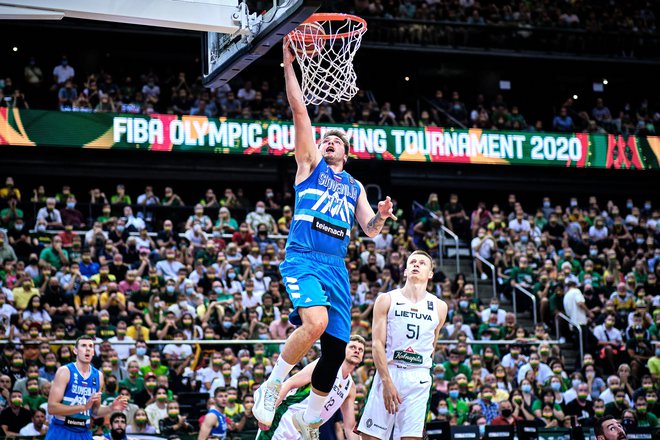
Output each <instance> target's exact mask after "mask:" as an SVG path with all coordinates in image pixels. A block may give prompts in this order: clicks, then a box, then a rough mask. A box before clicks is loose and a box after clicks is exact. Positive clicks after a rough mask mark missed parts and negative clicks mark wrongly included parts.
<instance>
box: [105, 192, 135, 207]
mask: <svg viewBox="0 0 660 440" xmlns="http://www.w3.org/2000/svg"><path fill="white" fill-rule="evenodd" d="M110 203H112V204H113V205H116V204H117V203H126V204H127V205H130V204H131V196H129V195H128V194H124V196H123V197H119V195H117V194H115V195H114V196H112V197H110Z"/></svg>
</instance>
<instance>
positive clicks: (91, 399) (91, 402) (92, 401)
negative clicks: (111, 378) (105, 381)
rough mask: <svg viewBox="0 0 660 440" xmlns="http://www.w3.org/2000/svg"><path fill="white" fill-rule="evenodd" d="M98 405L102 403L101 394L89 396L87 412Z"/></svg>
mask: <svg viewBox="0 0 660 440" xmlns="http://www.w3.org/2000/svg"><path fill="white" fill-rule="evenodd" d="M96 403H101V393H96V394H92V395H91V396H89V399H87V403H86V404H85V411H87V410H88V409H90V408H92V407H93V406H94V405H96Z"/></svg>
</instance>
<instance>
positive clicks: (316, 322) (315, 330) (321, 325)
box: [301, 307, 328, 340]
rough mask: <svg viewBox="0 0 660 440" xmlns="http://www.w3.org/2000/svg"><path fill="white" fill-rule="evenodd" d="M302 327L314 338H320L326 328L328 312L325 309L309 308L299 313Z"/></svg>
mask: <svg viewBox="0 0 660 440" xmlns="http://www.w3.org/2000/svg"><path fill="white" fill-rule="evenodd" d="M301 318H302V326H303V328H305V329H306V331H307V332H309V333H310V335H311V336H312V337H313V338H314V340H316V339H318V338H320V337H321V335H322V334H323V332H325V329H326V327H328V311H327V309H326V308H325V307H310V308H309V309H305V310H304V311H302V312H301Z"/></svg>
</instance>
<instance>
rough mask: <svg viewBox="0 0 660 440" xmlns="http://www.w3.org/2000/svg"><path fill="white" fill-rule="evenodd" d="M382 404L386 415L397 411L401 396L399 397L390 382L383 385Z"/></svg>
mask: <svg viewBox="0 0 660 440" xmlns="http://www.w3.org/2000/svg"><path fill="white" fill-rule="evenodd" d="M383 402H385V410H386V411H387V412H388V413H390V414H395V413H396V412H397V411H399V405H400V404H401V396H399V392H398V391H397V390H396V388H394V384H392V383H391V382H390V383H383Z"/></svg>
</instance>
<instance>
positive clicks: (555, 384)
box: [550, 382, 561, 391]
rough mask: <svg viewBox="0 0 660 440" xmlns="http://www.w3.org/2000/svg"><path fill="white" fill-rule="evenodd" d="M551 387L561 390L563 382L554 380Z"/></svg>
mask: <svg viewBox="0 0 660 440" xmlns="http://www.w3.org/2000/svg"><path fill="white" fill-rule="evenodd" d="M550 388H552V391H559V390H561V384H560V383H559V382H552V383H551V384H550Z"/></svg>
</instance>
